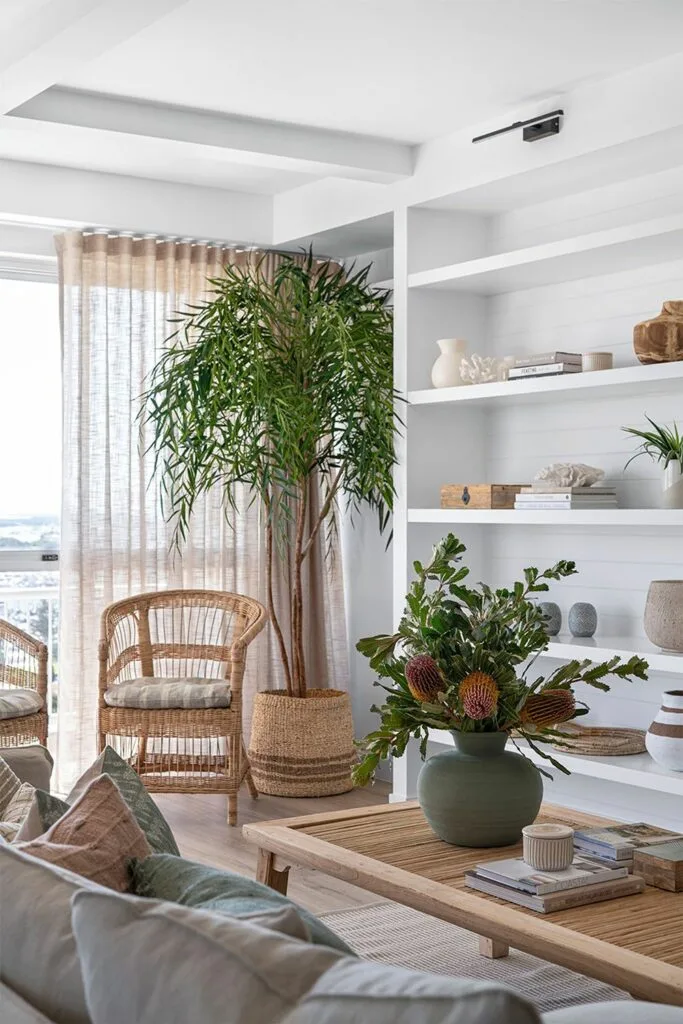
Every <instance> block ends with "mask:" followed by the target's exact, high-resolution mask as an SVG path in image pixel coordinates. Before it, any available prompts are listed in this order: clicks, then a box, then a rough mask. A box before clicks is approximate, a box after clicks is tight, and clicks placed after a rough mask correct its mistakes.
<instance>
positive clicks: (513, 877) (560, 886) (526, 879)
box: [465, 855, 645, 914]
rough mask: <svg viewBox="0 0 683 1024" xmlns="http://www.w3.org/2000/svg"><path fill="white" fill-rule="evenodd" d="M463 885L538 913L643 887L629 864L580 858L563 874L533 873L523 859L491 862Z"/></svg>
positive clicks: (470, 873) (467, 876) (627, 893)
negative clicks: (629, 868)
mask: <svg viewBox="0 0 683 1024" xmlns="http://www.w3.org/2000/svg"><path fill="white" fill-rule="evenodd" d="M465 882H466V884H467V885H469V886H470V887H471V888H472V889H478V890H479V892H484V893H487V895H489V896H497V897H498V898H499V899H502V900H509V902H510V903H517V904H519V906H520V907H527V908H528V909H529V910H536V911H537V912H538V913H539V914H550V913H552V912H553V911H555V910H568V909H569V908H570V907H581V906H583V905H584V904H586V903H600V902H602V901H603V900H611V899H616V898H617V897H618V896H631V895H633V894H634V893H638V892H642V891H643V889H644V888H645V882H644V880H643V879H642V878H641V877H640V876H639V875H631V874H629V870H628V864H623V863H621V862H620V861H616V860H615V861H613V862H611V863H609V862H608V861H606V860H596V859H594V858H592V857H584V856H579V855H577V856H575V857H574V861H573V863H572V865H571V867H569V868H566V869H565V870H564V871H536V870H535V869H534V868H532V867H530V866H529V865H528V864H527V863H526V862H525V860H524V858H523V857H513V858H509V859H506V860H490V861H487V862H486V863H484V864H477V868H476V870H475V871H468V872H466V874H465Z"/></svg>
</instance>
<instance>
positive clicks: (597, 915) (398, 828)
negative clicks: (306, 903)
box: [243, 801, 683, 1006]
mask: <svg viewBox="0 0 683 1024" xmlns="http://www.w3.org/2000/svg"><path fill="white" fill-rule="evenodd" d="M538 820H539V821H559V822H566V823H567V824H569V825H572V826H574V827H581V826H582V827H587V826H595V825H603V826H604V825H607V824H613V822H610V821H606V820H605V819H604V818H596V817H594V816H592V815H586V814H583V813H580V812H578V811H568V810H567V809H565V808H559V807H552V806H544V807H543V808H541V814H540V815H539V819H538ZM243 832H244V835H245V837H246V838H247V839H248V840H249V841H251V842H253V843H255V844H257V845H258V847H259V848H260V850H261V851H262V852H261V854H260V857H261V858H263V863H264V865H265V867H266V874H265V875H263V876H262V880H268V877H269V875H268V873H269V872H270V871H271V869H272V872H273V873H272V878H273V879H274V882H275V884H276V887H277V885H278V884H279V881H284V880H285V879H286V877H287V875H286V868H287V866H288V865H300V866H303V867H308V868H315V869H317V870H319V871H322V872H325V873H327V874H330V875H332V876H333V877H335V878H339V879H343V880H344V881H346V882H351V883H352V884H354V885H356V886H359V887H360V888H364V889H367V890H368V891H370V892H373V893H376V894H378V895H380V896H383V897H386V898H387V899H391V900H395V901H396V902H398V903H403V904H404V905H406V906H410V907H413V908H414V909H416V910H420V911H422V912H424V913H427V914H431V915H432V916H434V917H438V918H441V919H442V920H445V921H450V922H452V923H453V924H456V925H459V926H460V927H462V928H466V929H467V930H469V931H471V932H474V933H475V934H477V935H479V936H482V937H484V938H486V939H489V940H493V942H494V944H495V943H499V944H503V945H509V946H513V947H515V948H517V949H522V950H525V951H526V952H528V953H532V954H534V955H536V956H539V957H541V958H543V959H546V960H549V961H550V962H551V963H557V964H561V965H562V966H564V967H568V968H569V969H570V970H574V971H578V972H580V973H583V974H587V975H589V976H591V977H595V978H600V979H601V980H602V981H606V982H608V983H609V984H611V985H615V986H616V987H617V988H623V989H626V991H628V992H631V993H632V994H633V995H634V996H635V997H636V998H640V999H647V1000H652V1001H655V1002H663V1003H671V1004H675V1005H678V1006H683V893H670V892H665V891H663V890H661V889H654V888H650V887H647V888H646V889H645V891H644V892H643V893H639V894H637V895H633V896H624V897H621V898H620V899H614V900H606V901H604V902H602V903H595V904H591V905H588V906H585V907H575V908H573V909H570V910H561V911H557V912H555V913H552V914H538V913H535V912H534V911H531V910H526V909H525V908H523V907H518V906H517V905H516V904H513V903H509V902H507V901H504V900H499V899H496V898H495V897H493V896H487V895H485V894H484V893H480V892H478V891H476V890H474V889H470V888H469V887H467V886H466V885H465V879H464V875H465V872H466V871H467V870H469V869H471V868H473V867H474V866H475V865H476V864H477V863H480V862H482V861H485V860H494V859H496V858H498V857H505V856H517V855H519V854H520V853H521V843H520V844H518V845H515V846H510V847H499V848H496V849H490V848H488V849H483V850H476V849H467V848H464V847H456V846H451V845H449V844H448V843H444V842H443V841H442V840H440V839H437V837H436V836H435V835H434V834H433V832H432V831H431V829H430V827H429V825H428V824H427V822H426V820H425V818H424V815H423V814H422V811H421V810H420V807H419V805H418V804H417V802H416V801H411V802H408V803H405V804H393V805H392V804H381V805H378V806H376V807H373V806H369V807H363V808H355V809H352V810H345V811H337V812H333V813H327V814H311V815H306V816H304V817H301V818H289V819H281V820H279V821H271V822H259V823H253V824H249V825H245V826H244V829H243ZM278 880H279V881H278ZM285 885H286V882H285Z"/></svg>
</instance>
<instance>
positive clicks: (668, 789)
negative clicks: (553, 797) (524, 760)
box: [429, 729, 683, 796]
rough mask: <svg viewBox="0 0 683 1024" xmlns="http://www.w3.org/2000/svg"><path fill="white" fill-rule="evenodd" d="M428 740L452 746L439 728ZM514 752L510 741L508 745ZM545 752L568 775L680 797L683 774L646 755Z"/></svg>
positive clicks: (529, 753) (526, 749)
mask: <svg viewBox="0 0 683 1024" xmlns="http://www.w3.org/2000/svg"><path fill="white" fill-rule="evenodd" d="M429 739H430V741H431V742H432V743H440V744H443V745H444V746H452V745H453V738H452V736H451V734H450V733H449V732H447V731H446V730H443V729H430V731H429ZM516 743H517V746H518V747H519V748H520V749H521V750H523V751H524V753H525V754H526V756H527V757H528V758H529V760H530V761H533V762H534V764H540V765H542V766H544V767H547V768H548V769H549V770H551V771H552V765H550V764H549V762H548V761H547V760H546V759H545V758H544V757H541V756H540V754H537V753H536V752H535V751H533V750H531V749H530V747H529V746H528V745H527V744H526V743H525V742H524V741H523V740H517V741H516ZM508 747H509V749H510V750H514V749H515V747H514V746H513V744H512V742H510V743H508ZM549 752H550V753H551V754H552V756H553V757H554V758H555V760H556V761H559V762H560V764H563V765H565V767H567V768H568V769H569V770H570V772H572V774H575V775H588V776H590V777H591V778H594V779H603V780H605V781H606V782H621V783H626V784H627V785H629V786H637V787H639V788H640V789H653V790H655V792H657V793H669V794H671V795H672V796H683V772H672V771H668V770H667V769H666V768H662V767H661V765H658V764H656V763H655V762H654V761H653V760H652V758H651V757H650V755H649V754H627V755H626V756H625V757H589V756H587V755H586V754H566V753H565V752H564V751H559V750H554V749H550V748H549Z"/></svg>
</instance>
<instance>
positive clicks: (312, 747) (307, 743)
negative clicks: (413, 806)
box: [249, 690, 356, 796]
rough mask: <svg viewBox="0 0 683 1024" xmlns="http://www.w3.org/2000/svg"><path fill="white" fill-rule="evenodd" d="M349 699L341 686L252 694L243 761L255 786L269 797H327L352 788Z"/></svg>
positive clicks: (351, 729)
mask: <svg viewBox="0 0 683 1024" xmlns="http://www.w3.org/2000/svg"><path fill="white" fill-rule="evenodd" d="M355 758H356V754H355V748H354V745H353V719H352V717H351V700H350V698H349V695H348V693H345V692H344V691H343V690H309V691H308V693H307V695H306V697H289V696H288V695H287V694H286V693H285V692H284V691H283V690H264V691H263V692H262V693H257V694H256V696H255V698H254V709H253V716H252V720H251V743H250V745H249V760H250V762H251V773H252V776H253V779H254V783H255V785H256V788H257V789H258V791H259V792H260V793H268V794H270V795H271V796H333V795H334V794H335V793H347V792H348V791H349V790H350V789H353V783H352V781H351V765H352V764H353V762H354V761H355Z"/></svg>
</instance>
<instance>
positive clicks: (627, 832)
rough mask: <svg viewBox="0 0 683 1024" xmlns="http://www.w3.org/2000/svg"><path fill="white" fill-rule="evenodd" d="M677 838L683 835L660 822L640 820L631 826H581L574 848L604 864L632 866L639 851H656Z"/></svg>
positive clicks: (578, 852)
mask: <svg viewBox="0 0 683 1024" xmlns="http://www.w3.org/2000/svg"><path fill="white" fill-rule="evenodd" d="M675 839H683V835H682V834H681V833H680V832H669V831H667V830H666V829H663V828H659V827H658V826H657V825H647V824H646V823H645V822H644V821H636V822H634V823H633V824H630V825H609V826H608V827H607V828H586V829H579V830H577V831H576V832H574V849H575V850H576V852H577V854H579V855H580V856H582V857H584V856H588V857H591V858H592V859H593V860H599V861H600V862H601V863H602V864H615V865H616V864H618V865H623V866H625V867H627V868H632V867H633V855H634V853H635V851H636V850H638V851H639V852H643V851H645V850H652V849H654V848H655V847H657V846H663V845H664V843H671V842H672V840H675Z"/></svg>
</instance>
